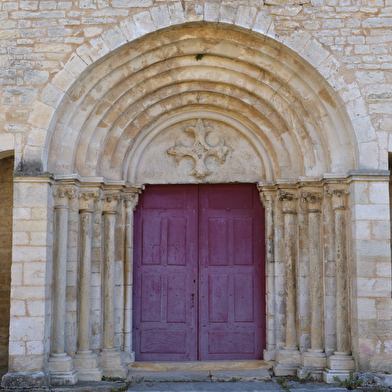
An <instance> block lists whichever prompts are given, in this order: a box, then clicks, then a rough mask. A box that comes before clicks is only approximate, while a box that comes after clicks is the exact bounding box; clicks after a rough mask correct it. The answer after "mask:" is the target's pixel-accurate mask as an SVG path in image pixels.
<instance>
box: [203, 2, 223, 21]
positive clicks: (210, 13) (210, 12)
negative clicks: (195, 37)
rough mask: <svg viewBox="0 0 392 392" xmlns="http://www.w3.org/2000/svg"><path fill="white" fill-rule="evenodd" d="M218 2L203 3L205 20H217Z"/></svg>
mask: <svg viewBox="0 0 392 392" xmlns="http://www.w3.org/2000/svg"><path fill="white" fill-rule="evenodd" d="M219 12H220V4H219V3H206V4H205V5H204V20H205V21H207V22H219V15H220V13H219Z"/></svg>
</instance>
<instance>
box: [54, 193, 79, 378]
mask: <svg viewBox="0 0 392 392" xmlns="http://www.w3.org/2000/svg"><path fill="white" fill-rule="evenodd" d="M74 195H75V190H74V189H73V188H70V187H68V188H64V187H61V186H58V187H55V188H54V192H53V196H54V222H55V226H54V230H53V231H54V249H53V297H52V298H53V313H52V317H53V319H52V337H51V338H52V339H51V352H50V356H49V361H48V369H49V371H50V378H51V383H52V384H53V385H73V384H75V383H76V382H77V381H78V377H77V374H76V372H75V370H73V366H72V359H71V357H69V356H68V355H67V354H66V352H65V305H66V284H67V281H66V279H65V277H66V275H67V245H68V198H69V197H74Z"/></svg>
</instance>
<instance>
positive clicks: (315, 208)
mask: <svg viewBox="0 0 392 392" xmlns="http://www.w3.org/2000/svg"><path fill="white" fill-rule="evenodd" d="M301 200H302V201H303V202H304V203H306V204H307V207H308V212H321V206H322V201H323V194H322V193H321V192H316V191H314V192H312V191H305V192H302V194H301Z"/></svg>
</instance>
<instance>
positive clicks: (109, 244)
mask: <svg viewBox="0 0 392 392" xmlns="http://www.w3.org/2000/svg"><path fill="white" fill-rule="evenodd" d="M119 201H121V197H120V195H119V194H118V193H112V194H106V195H105V197H104V202H103V207H102V209H103V211H102V213H103V220H104V238H103V241H104V259H103V323H102V324H103V333H102V349H101V353H100V365H101V367H102V370H103V374H104V375H105V376H110V377H126V376H127V368H126V367H125V366H124V363H123V359H122V354H121V352H120V351H119V350H118V349H117V348H115V346H114V289H115V224H116V207H117V203H118V202H119Z"/></svg>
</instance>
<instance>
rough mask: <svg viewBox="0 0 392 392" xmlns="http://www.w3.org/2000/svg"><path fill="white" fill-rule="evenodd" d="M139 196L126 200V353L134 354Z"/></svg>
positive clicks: (128, 197)
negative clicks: (135, 232) (135, 218)
mask: <svg viewBox="0 0 392 392" xmlns="http://www.w3.org/2000/svg"><path fill="white" fill-rule="evenodd" d="M137 201H138V195H137V194H134V195H129V196H127V197H126V198H125V252H124V253H125V260H124V351H125V352H126V353H132V285H133V214H134V210H135V208H136V205H137Z"/></svg>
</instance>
